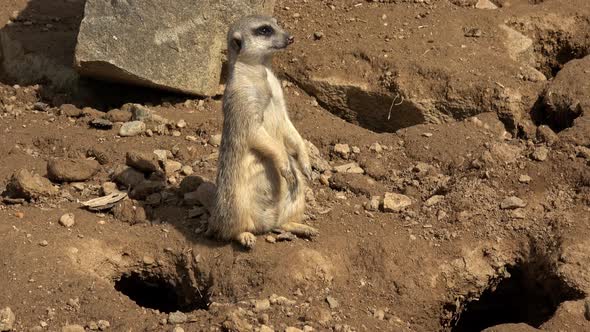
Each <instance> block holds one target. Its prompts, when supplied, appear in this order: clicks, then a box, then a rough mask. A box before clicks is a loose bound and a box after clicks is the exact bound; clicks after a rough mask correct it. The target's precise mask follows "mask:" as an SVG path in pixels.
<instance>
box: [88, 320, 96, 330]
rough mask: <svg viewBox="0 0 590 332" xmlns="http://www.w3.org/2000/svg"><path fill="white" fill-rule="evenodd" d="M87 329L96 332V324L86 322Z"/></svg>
mask: <svg viewBox="0 0 590 332" xmlns="http://www.w3.org/2000/svg"><path fill="white" fill-rule="evenodd" d="M87 327H88V329H89V330H91V331H98V324H97V323H96V322H95V321H90V322H88V324H87Z"/></svg>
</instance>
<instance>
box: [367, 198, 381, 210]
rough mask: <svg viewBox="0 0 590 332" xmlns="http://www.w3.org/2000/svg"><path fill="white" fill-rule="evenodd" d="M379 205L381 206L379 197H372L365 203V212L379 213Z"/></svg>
mask: <svg viewBox="0 0 590 332" xmlns="http://www.w3.org/2000/svg"><path fill="white" fill-rule="evenodd" d="M380 205H381V196H372V197H371V200H370V201H368V202H366V203H365V210H367V211H379V206H380Z"/></svg>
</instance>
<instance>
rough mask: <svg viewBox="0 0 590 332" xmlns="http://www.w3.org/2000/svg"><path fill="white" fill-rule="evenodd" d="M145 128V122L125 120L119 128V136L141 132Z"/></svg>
mask: <svg viewBox="0 0 590 332" xmlns="http://www.w3.org/2000/svg"><path fill="white" fill-rule="evenodd" d="M145 130H146V125H145V123H143V122H141V121H129V122H125V123H124V124H123V125H122V126H121V129H119V136H121V137H131V136H137V135H140V134H143V133H144V132H145Z"/></svg>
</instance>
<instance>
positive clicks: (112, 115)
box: [105, 109, 132, 122]
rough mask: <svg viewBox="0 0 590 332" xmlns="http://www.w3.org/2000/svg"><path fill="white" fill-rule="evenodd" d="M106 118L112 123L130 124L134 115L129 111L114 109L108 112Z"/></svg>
mask: <svg viewBox="0 0 590 332" xmlns="http://www.w3.org/2000/svg"><path fill="white" fill-rule="evenodd" d="M105 117H106V118H107V119H108V120H110V121H112V122H128V121H130V120H131V117H132V114H131V112H129V111H123V110H119V109H112V110H110V111H108V112H107V114H106V115H105Z"/></svg>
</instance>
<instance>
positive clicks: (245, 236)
mask: <svg viewBox="0 0 590 332" xmlns="http://www.w3.org/2000/svg"><path fill="white" fill-rule="evenodd" d="M236 241H238V242H240V244H241V245H242V246H244V247H245V248H247V249H252V248H254V245H255V244H256V236H255V235H254V234H252V233H250V232H242V233H240V234H238V236H237V237H236Z"/></svg>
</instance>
